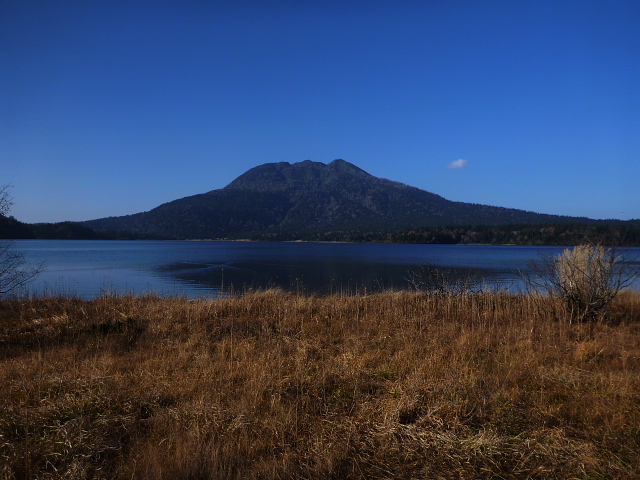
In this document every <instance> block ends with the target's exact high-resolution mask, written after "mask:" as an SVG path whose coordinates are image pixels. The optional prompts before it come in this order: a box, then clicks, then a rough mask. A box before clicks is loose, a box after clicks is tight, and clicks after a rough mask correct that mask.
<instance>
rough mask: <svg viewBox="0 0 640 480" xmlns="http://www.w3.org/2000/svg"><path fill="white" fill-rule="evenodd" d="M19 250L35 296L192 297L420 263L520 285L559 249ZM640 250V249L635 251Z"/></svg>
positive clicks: (386, 273) (392, 276)
mask: <svg viewBox="0 0 640 480" xmlns="http://www.w3.org/2000/svg"><path fill="white" fill-rule="evenodd" d="M15 248H16V249H17V250H20V251H23V252H25V254H26V259H27V261H28V262H30V263H34V264H37V263H40V262H44V264H45V271H44V272H43V273H41V274H40V275H39V276H38V277H37V279H36V280H35V281H34V282H32V283H31V284H30V285H29V286H28V287H27V288H26V289H25V291H24V292H23V293H26V294H37V295H40V294H71V295H77V296H79V297H81V298H87V299H89V298H93V297H96V296H99V295H101V294H104V293H134V294H142V293H146V292H154V293H159V294H162V295H186V296H188V297H192V298H193V297H199V296H216V295H219V293H220V292H221V291H225V290H227V289H229V288H230V287H233V288H234V289H235V290H243V289H248V288H265V287H267V286H278V287H281V288H283V289H286V290H304V291H305V292H321V293H328V292H336V291H338V292H340V291H343V292H355V291H358V290H359V291H363V290H364V289H365V288H366V289H367V291H368V292H372V291H377V290H381V289H385V288H390V287H396V288H405V287H407V286H408V280H407V278H408V276H409V272H410V270H411V269H415V267H416V266H419V265H425V264H427V265H434V266H437V267H440V268H442V269H460V270H461V271H463V272H471V273H473V274H474V275H479V276H481V277H482V278H485V279H486V280H487V281H488V282H489V283H495V282H498V283H500V284H501V285H506V286H511V288H518V286H519V285H521V283H520V281H519V274H518V272H519V271H526V270H527V268H528V264H529V263H530V262H531V261H532V260H536V259H539V258H540V255H541V254H549V253H552V254H553V253H558V252H560V251H561V249H560V248H557V247H526V246H477V245H473V246H470V245H393V244H371V243H367V244H357V243H295V242H294V243H289V242H283V243H271V242H223V241H203V242H189V241H175V242H173V241H96V240H92V241H83V240H18V241H16V242H15ZM632 250H634V253H636V254H637V253H640V249H632Z"/></svg>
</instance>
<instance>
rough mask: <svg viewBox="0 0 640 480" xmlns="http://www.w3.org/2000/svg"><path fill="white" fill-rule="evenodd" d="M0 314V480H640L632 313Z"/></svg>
mask: <svg viewBox="0 0 640 480" xmlns="http://www.w3.org/2000/svg"><path fill="white" fill-rule="evenodd" d="M541 312H542V310H541V309H539V308H538V306H537V305H534V304H533V302H532V300H531V299H530V298H529V297H527V296H525V295H512V294H507V293H483V294H477V295H466V296H465V295H463V296H458V297H455V298H453V297H446V296H428V295H422V294H416V293H409V292H387V293H382V294H376V295H369V296H363V295H356V296H340V295H332V296H326V297H306V296H301V295H295V294H289V293H283V292H279V291H265V292H258V293H254V294H249V295H245V296H242V297H238V298H225V299H220V300H211V301H208V300H196V301H190V300H186V299H176V298H158V297H152V296H142V297H133V296H121V297H114V296H105V297H101V298H98V299H96V300H93V301H81V300H78V299H73V298H40V299H31V300H25V301H18V300H15V301H4V302H0V362H1V363H0V365H1V367H0V385H1V386H2V389H1V390H0V478H2V479H9V478H18V479H21V478H25V479H26V478H65V479H81V478H82V479H84V478H105V479H106V478H109V479H112V478H115V479H119V478H122V479H125V478H127V479H129V478H143V479H147V478H149V479H150V478H153V479H157V478H163V479H185V480H186V479H207V478H229V479H234V478H237V479H240V478H242V479H247V478H249V479H250V478H255V479H293V478H307V479H315V478H513V477H515V478H633V477H638V476H640V456H639V455H638V452H639V451H640V322H638V320H640V295H638V294H632V293H628V294H625V295H622V296H620V297H619V298H617V299H616V301H615V304H614V305H613V309H612V311H611V314H610V318H608V319H607V322H603V323H597V324H590V325H570V324H568V323H561V322H557V321H554V320H553V319H552V318H550V317H547V316H545V314H544V313H541Z"/></svg>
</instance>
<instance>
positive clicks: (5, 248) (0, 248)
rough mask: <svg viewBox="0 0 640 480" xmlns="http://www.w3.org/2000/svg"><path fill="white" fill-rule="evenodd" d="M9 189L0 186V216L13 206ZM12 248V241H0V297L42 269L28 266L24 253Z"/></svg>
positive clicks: (7, 186) (30, 278) (4, 214)
mask: <svg viewBox="0 0 640 480" xmlns="http://www.w3.org/2000/svg"><path fill="white" fill-rule="evenodd" d="M9 188H11V185H4V186H0V216H6V215H7V213H9V210H10V208H11V205H13V202H12V199H11V197H10V195H9ZM0 238H1V237H0ZM13 246H14V245H13V240H0V295H2V294H5V293H9V292H12V291H13V290H15V289H17V288H20V287H22V286H23V285H25V284H26V283H28V282H29V281H31V280H32V279H33V278H34V277H36V275H38V273H40V272H41V271H42V268H43V266H42V265H38V266H35V267H31V266H28V265H27V262H26V260H25V258H24V257H25V255H24V252H20V251H17V250H15V249H14V248H13Z"/></svg>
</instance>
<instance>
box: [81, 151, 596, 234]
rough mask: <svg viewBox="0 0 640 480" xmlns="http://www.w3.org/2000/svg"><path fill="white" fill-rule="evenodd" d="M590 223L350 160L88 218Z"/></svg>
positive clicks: (294, 227)
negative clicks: (428, 185) (464, 198)
mask: <svg viewBox="0 0 640 480" xmlns="http://www.w3.org/2000/svg"><path fill="white" fill-rule="evenodd" d="M570 222H581V223H590V222H593V221H592V220H589V219H586V218H577V217H563V216H556V215H545V214H538V213H533V212H528V211H524V210H517V209H512V208H502V207H491V206H487V205H478V204H470V203H462V202H453V201H450V200H446V199H445V198H443V197H441V196H439V195H436V194H434V193H430V192H427V191H425V190H421V189H419V188H415V187H410V186H408V185H405V184H402V183H398V182H394V181H391V180H386V179H383V178H378V177H375V176H373V175H370V174H369V173H367V172H365V171H364V170H362V169H360V168H358V167H356V166H355V165H352V164H350V163H348V162H345V161H344V160H334V161H333V162H331V163H329V164H324V163H320V162H312V161H311V160H306V161H304V162H299V163H294V164H290V163H288V162H280V163H267V164H264V165H260V166H258V167H255V168H252V169H250V170H249V171H247V172H246V173H244V174H243V175H241V176H240V177H238V178H236V179H235V180H234V181H232V182H231V183H230V184H229V185H227V186H226V187H224V188H222V189H219V190H212V191H210V192H207V193H202V194H199V195H193V196H190V197H185V198H181V199H179V200H174V201H172V202H168V203H165V204H163V205H160V206H158V207H156V208H154V209H153V210H150V211H148V212H142V213H136V214H134V215H127V216H122V217H109V218H102V219H98V220H91V221H87V222H82V223H83V224H84V225H85V226H87V227H90V228H92V229H94V230H96V231H97V232H105V231H112V232H115V231H127V232H131V233H133V234H135V235H156V236H162V237H166V238H175V239H195V238H199V239H204V238H275V239H302V238H305V239H317V238H323V239H328V238H334V237H335V238H334V239H348V238H353V236H354V234H355V232H361V233H362V232H369V233H384V232H390V231H397V230H399V229H406V228H415V227H424V226H444V225H507V224H516V223H517V224H544V223H570Z"/></svg>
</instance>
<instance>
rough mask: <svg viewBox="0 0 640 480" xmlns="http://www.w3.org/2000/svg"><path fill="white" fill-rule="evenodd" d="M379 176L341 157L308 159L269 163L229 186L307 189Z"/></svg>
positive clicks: (249, 171) (264, 189)
mask: <svg viewBox="0 0 640 480" xmlns="http://www.w3.org/2000/svg"><path fill="white" fill-rule="evenodd" d="M354 176H355V177H363V176H366V177H368V178H375V177H373V176H372V175H370V174H368V173H367V172H365V171H364V170H362V169H361V168H358V167H356V166H355V165H353V164H351V163H349V162H346V161H344V160H342V159H337V160H334V161H332V162H331V163H329V164H324V163H322V162H314V161H312V160H304V161H302V162H297V163H294V164H291V163H289V162H278V163H265V164H264V165H259V166H257V167H254V168H252V169H250V170H248V171H247V172H245V173H244V174H242V175H240V176H239V177H238V178H236V179H235V180H234V181H233V182H231V183H230V184H229V185H227V186H226V187H225V189H228V190H232V189H233V190H249V191H252V192H280V191H285V190H287V191H291V190H293V191H305V190H309V189H315V188H318V187H319V186H320V185H322V184H325V183H327V182H336V181H338V180H339V179H341V180H344V179H347V178H352V177H354Z"/></svg>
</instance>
